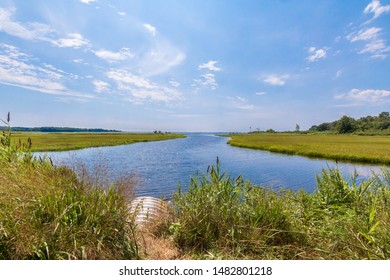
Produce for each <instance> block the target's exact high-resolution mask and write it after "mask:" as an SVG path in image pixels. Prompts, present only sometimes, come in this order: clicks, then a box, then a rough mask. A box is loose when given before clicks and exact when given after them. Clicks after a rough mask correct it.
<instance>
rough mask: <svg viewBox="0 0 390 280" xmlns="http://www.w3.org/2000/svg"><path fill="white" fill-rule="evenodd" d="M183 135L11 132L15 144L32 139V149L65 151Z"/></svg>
mask: <svg viewBox="0 0 390 280" xmlns="http://www.w3.org/2000/svg"><path fill="white" fill-rule="evenodd" d="M183 137H185V136H184V135H182V134H174V133H12V139H13V141H15V144H17V143H18V141H19V140H21V142H26V141H27V139H28V138H30V139H31V140H32V143H33V145H32V151H35V152H37V151H66V150H77V149H83V148H90V147H101V146H117V145H125V144H132V143H136V142H148V141H161V140H168V139H175V138H183Z"/></svg>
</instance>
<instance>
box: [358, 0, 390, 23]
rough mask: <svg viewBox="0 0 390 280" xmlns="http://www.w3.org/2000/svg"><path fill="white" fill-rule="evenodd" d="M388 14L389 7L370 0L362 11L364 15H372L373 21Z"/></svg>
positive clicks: (375, 0)
mask: <svg viewBox="0 0 390 280" xmlns="http://www.w3.org/2000/svg"><path fill="white" fill-rule="evenodd" d="M388 12H390V5H384V6H382V5H381V2H380V1H379V0H372V1H371V3H370V4H368V5H367V7H366V8H365V9H364V13H365V14H368V13H373V14H374V19H375V18H378V17H380V16H381V15H382V14H384V13H388Z"/></svg>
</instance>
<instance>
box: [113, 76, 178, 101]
mask: <svg viewBox="0 0 390 280" xmlns="http://www.w3.org/2000/svg"><path fill="white" fill-rule="evenodd" d="M106 75H107V77H108V78H110V79H112V80H113V81H115V82H116V83H117V88H118V90H119V91H120V92H122V93H124V94H127V97H125V99H126V100H127V101H129V102H132V103H135V104H143V103H145V102H147V101H149V102H165V103H170V102H175V101H178V100H181V99H182V97H181V94H180V93H179V92H178V91H177V90H176V89H174V88H170V87H165V86H160V85H157V84H155V83H153V82H151V81H150V80H148V79H146V78H143V77H140V76H137V75H134V74H132V73H130V72H127V71H126V70H121V69H116V70H111V71H108V72H107V73H106Z"/></svg>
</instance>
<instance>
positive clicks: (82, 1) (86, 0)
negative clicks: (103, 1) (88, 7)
mask: <svg viewBox="0 0 390 280" xmlns="http://www.w3.org/2000/svg"><path fill="white" fill-rule="evenodd" d="M95 1H96V0H80V2H81V3H84V4H89V3H92V2H95Z"/></svg>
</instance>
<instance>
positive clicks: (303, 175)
mask: <svg viewBox="0 0 390 280" xmlns="http://www.w3.org/2000/svg"><path fill="white" fill-rule="evenodd" d="M227 140H228V138H225V137H219V136H216V135H213V134H200V133H199V134H197V133H193V134H188V137H187V138H184V139H175V140H168V141H159V142H148V143H136V144H132V145H124V146H115V147H101V148H90V149H83V150H77V151H71V152H55V153H48V155H49V156H50V157H52V159H53V161H54V162H55V163H59V164H66V165H69V166H73V165H75V163H78V162H82V163H83V164H84V165H85V166H86V167H87V169H89V170H94V168H96V166H99V165H101V164H103V165H104V167H105V169H106V170H107V172H108V174H109V176H110V180H115V179H118V178H120V177H121V176H124V175H128V174H129V173H133V174H135V175H136V176H137V178H138V186H137V188H136V193H137V195H148V196H154V197H162V196H165V197H169V196H171V195H172V193H173V192H175V191H176V190H177V186H178V184H180V186H181V187H182V188H183V189H185V188H186V187H187V186H188V183H189V181H190V178H191V177H192V176H194V175H195V174H196V172H200V173H205V172H206V170H207V167H208V166H209V165H211V164H215V162H216V159H217V157H219V159H220V162H221V167H222V170H224V171H226V173H227V174H230V175H232V176H238V175H243V176H244V178H245V179H249V180H250V181H252V182H254V183H256V184H261V185H266V186H269V187H272V188H290V189H294V190H297V189H301V188H304V189H306V190H307V191H309V192H311V191H313V190H314V188H315V185H316V183H315V174H318V173H320V172H321V169H322V168H327V166H332V167H333V166H336V163H335V162H333V161H325V160H314V159H308V158H304V157H299V156H286V155H281V154H275V153H270V152H266V151H259V150H251V149H243V148H235V147H231V146H230V145H227V144H226V142H227ZM338 167H339V169H340V170H341V171H342V173H343V174H344V175H345V176H349V175H351V174H352V173H353V172H354V170H355V169H356V171H357V173H358V174H359V177H360V178H364V177H367V176H369V175H371V174H372V171H375V172H379V171H380V167H378V166H367V165H356V164H344V163H342V164H341V163H339V164H338Z"/></svg>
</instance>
